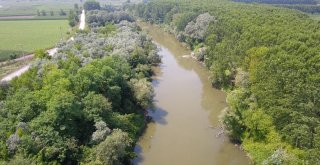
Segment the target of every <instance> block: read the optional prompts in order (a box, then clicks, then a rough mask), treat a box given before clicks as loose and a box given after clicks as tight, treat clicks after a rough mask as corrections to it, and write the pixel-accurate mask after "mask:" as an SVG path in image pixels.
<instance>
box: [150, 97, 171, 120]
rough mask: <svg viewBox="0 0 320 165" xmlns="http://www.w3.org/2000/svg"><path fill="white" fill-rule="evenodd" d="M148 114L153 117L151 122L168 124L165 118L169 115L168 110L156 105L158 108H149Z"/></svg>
mask: <svg viewBox="0 0 320 165" xmlns="http://www.w3.org/2000/svg"><path fill="white" fill-rule="evenodd" d="M155 102H156V101H155ZM148 114H149V116H151V117H152V120H151V122H154V123H157V124H161V125H166V124H168V122H167V120H166V119H165V117H166V116H167V115H168V112H167V111H166V110H164V109H162V108H159V107H156V109H154V110H149V111H148Z"/></svg>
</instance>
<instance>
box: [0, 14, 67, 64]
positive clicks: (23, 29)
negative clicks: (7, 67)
mask: <svg viewBox="0 0 320 165" xmlns="http://www.w3.org/2000/svg"><path fill="white" fill-rule="evenodd" d="M68 28H69V25H68V21H67V20H19V21H0V43H1V44H0V61H4V60H7V59H10V58H12V56H16V55H17V56H19V55H21V54H23V53H22V52H24V53H31V52H33V51H34V50H35V49H39V48H50V47H53V46H54V45H55V44H56V43H57V42H58V41H59V40H60V39H61V37H65V36H66V32H67V31H68Z"/></svg>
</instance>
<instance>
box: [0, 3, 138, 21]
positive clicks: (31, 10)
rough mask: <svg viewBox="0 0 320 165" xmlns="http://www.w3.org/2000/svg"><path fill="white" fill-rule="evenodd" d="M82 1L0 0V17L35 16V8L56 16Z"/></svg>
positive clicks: (116, 4) (102, 4)
mask: <svg viewBox="0 0 320 165" xmlns="http://www.w3.org/2000/svg"><path fill="white" fill-rule="evenodd" d="M141 1H142V0H131V2H141ZM83 2H84V1H81V0H67V1H65V0H41V1H39V0H38V1H32V0H20V1H12V0H0V6H2V7H1V8H0V17H6V16H36V15H37V10H39V11H41V10H44V11H46V12H47V15H50V12H51V11H53V12H54V16H58V15H59V12H60V10H61V9H62V10H64V11H66V12H67V13H68V11H69V10H70V9H73V7H74V4H75V3H77V4H79V6H82V3H83ZM99 2H100V4H101V6H104V5H111V4H112V5H115V6H120V5H121V4H122V3H124V2H126V0H99Z"/></svg>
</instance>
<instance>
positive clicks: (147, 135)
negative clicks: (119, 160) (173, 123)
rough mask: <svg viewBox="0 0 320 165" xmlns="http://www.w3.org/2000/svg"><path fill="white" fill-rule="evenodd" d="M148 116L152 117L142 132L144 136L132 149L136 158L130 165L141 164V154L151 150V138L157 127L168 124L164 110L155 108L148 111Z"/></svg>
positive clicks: (142, 157)
mask: <svg viewBox="0 0 320 165" xmlns="http://www.w3.org/2000/svg"><path fill="white" fill-rule="evenodd" d="M155 102H156V101H155ZM148 114H149V116H151V117H152V120H151V122H150V123H149V124H148V125H147V128H146V129H145V132H144V136H142V137H141V138H140V140H139V141H140V142H138V143H137V144H136V146H135V148H134V152H135V153H136V154H137V157H136V158H134V159H133V160H132V161H131V163H132V164H140V163H141V162H143V160H144V156H143V152H146V151H148V150H149V149H151V141H152V140H153V136H154V133H155V132H156V128H157V125H158V124H160V125H166V124H168V122H167V120H166V119H165V117H166V116H167V115H168V112H167V111H166V110H164V109H162V108H160V107H156V109H154V110H148ZM142 142H143V143H142Z"/></svg>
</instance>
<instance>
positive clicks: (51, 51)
mask: <svg viewBox="0 0 320 165" xmlns="http://www.w3.org/2000/svg"><path fill="white" fill-rule="evenodd" d="M80 17H81V18H80V25H79V29H80V30H84V28H85V26H86V21H85V20H86V18H85V11H84V10H82V13H81V16H80ZM73 40H74V38H73V37H71V38H70V39H69V40H68V41H73ZM57 51H58V49H57V48H52V49H49V50H47V52H48V53H49V55H50V56H53V55H54V54H56V53H57ZM33 56H34V54H29V55H26V56H23V57H20V58H17V59H14V60H13V62H19V61H24V60H30V59H32V58H33ZM11 62H12V61H11ZM7 63H8V62H2V63H0V66H1V65H5V64H7ZM30 66H31V64H28V65H26V66H24V67H22V68H20V69H18V70H16V71H14V72H12V73H10V74H8V75H7V76H5V77H3V78H2V79H1V80H0V82H4V81H11V80H12V79H13V78H15V77H18V76H20V75H21V74H23V73H24V72H26V71H28V70H29V68H30Z"/></svg>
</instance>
